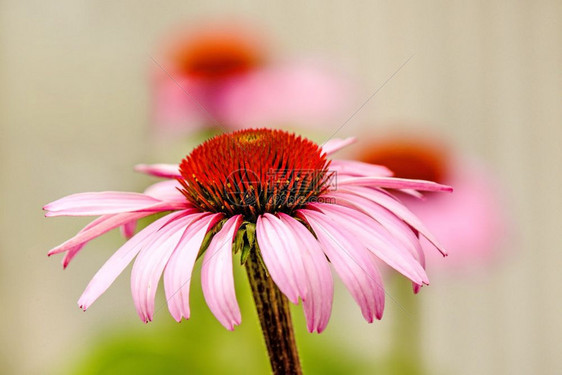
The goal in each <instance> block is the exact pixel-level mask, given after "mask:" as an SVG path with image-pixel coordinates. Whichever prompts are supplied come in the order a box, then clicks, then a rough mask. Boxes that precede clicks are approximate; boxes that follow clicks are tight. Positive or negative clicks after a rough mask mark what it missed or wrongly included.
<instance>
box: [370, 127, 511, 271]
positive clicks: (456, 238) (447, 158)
mask: <svg viewBox="0 0 562 375" xmlns="http://www.w3.org/2000/svg"><path fill="white" fill-rule="evenodd" d="M359 159H360V160H363V161H365V162H368V163H376V164H383V165H385V166H387V167H388V168H389V169H391V170H392V171H393V172H394V175H395V176H397V177H402V178H414V179H427V180H431V181H436V182H438V183H442V184H447V185H452V186H454V187H455V194H452V195H448V194H447V195H444V194H431V193H429V194H426V195H425V198H426V199H425V200H420V199H414V198H411V197H402V198H401V199H402V201H403V202H404V204H405V205H406V206H407V207H408V208H409V209H411V210H412V212H414V213H415V214H416V216H418V217H419V218H420V219H422V221H423V222H424V224H425V225H426V226H427V228H429V230H431V232H432V233H434V234H435V235H436V236H437V237H438V238H439V239H440V241H441V242H442V243H443V244H444V245H445V247H446V248H447V249H448V250H449V252H450V255H451V256H450V257H449V258H448V259H447V262H442V261H441V260H440V259H438V258H435V257H431V256H430V257H428V261H430V267H433V268H435V269H440V270H442V271H443V272H445V273H446V272H451V271H452V272H453V273H454V274H455V275H458V274H459V271H461V270H462V271H465V270H469V269H471V268H474V267H475V266H479V267H481V266H482V265H484V264H487V263H490V262H491V261H492V260H494V259H495V258H496V255H497V253H498V250H499V244H500V241H501V239H502V237H503V235H504V234H505V231H506V224H505V222H506V221H505V214H504V211H503V207H502V204H501V201H502V199H501V196H500V193H499V191H500V190H499V188H498V186H497V185H498V183H497V181H496V180H495V179H494V178H493V176H492V173H490V171H488V168H486V167H485V166H484V165H483V164H482V163H478V162H477V161H475V160H469V159H468V158H466V157H462V156H460V155H458V154H455V153H454V152H452V150H450V148H449V147H447V145H446V144H445V143H444V142H442V141H440V140H438V138H436V137H430V136H427V135H425V136H418V137H415V136H413V135H412V134H411V132H410V135H409V136H406V137H405V136H404V135H394V136H386V137H383V138H379V139H377V140H374V141H372V142H368V143H367V147H366V148H365V150H364V151H363V152H362V153H360V155H359ZM428 203H429V204H428ZM422 245H423V246H424V247H428V246H429V244H427V243H426V242H425V241H422ZM445 263H446V264H445Z"/></svg>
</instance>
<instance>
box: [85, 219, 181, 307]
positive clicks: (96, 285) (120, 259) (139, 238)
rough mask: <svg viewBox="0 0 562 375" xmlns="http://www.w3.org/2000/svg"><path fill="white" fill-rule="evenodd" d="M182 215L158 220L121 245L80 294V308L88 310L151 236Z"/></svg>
mask: <svg viewBox="0 0 562 375" xmlns="http://www.w3.org/2000/svg"><path fill="white" fill-rule="evenodd" d="M182 215H185V213H184V212H182V211H178V212H174V213H171V214H168V215H166V216H164V217H162V218H160V219H158V220H156V221H155V222H154V223H152V224H150V225H149V226H147V227H146V228H144V229H143V230H141V231H140V232H139V233H137V234H136V235H135V236H134V237H133V238H131V239H130V240H129V241H127V242H126V243H125V244H124V245H123V246H121V248H119V250H117V251H116V252H115V253H114V254H113V255H112V256H111V258H109V259H108V260H107V262H105V264H104V265H103V266H102V267H101V268H100V269H99V270H98V272H97V273H96V274H95V275H94V277H93V278H92V280H91V281H90V283H89V284H88V286H87V287H86V290H84V293H82V296H80V299H79V300H78V305H79V306H80V308H82V309H84V310H86V309H87V308H88V307H89V306H91V305H92V303H94V301H95V300H96V299H97V298H98V297H99V296H100V295H102V294H103V292H105V291H106V290H107V288H109V286H110V285H111V284H112V283H113V281H115V279H116V278H117V276H119V274H121V272H123V270H124V269H125V267H127V265H128V264H129V263H130V262H131V261H132V260H133V258H134V257H135V256H136V255H137V254H138V252H139V251H140V250H141V248H142V246H143V245H144V244H145V243H146V242H147V241H148V240H150V239H151V236H152V235H153V234H154V233H155V232H156V231H157V230H158V229H160V228H161V227H162V226H163V225H164V224H166V223H167V222H169V221H170V220H174V219H176V218H178V217H181V216H182Z"/></svg>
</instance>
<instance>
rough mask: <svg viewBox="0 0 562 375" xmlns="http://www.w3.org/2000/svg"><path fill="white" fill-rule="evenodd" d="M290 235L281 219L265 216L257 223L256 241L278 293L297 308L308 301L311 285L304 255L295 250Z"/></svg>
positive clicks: (269, 215)
mask: <svg viewBox="0 0 562 375" xmlns="http://www.w3.org/2000/svg"><path fill="white" fill-rule="evenodd" d="M288 236H291V234H290V233H289V232H288V230H287V229H286V226H285V225H283V223H282V222H281V220H280V219H278V218H277V217H275V216H273V215H271V214H264V215H262V216H260V217H258V220H257V223H256V238H257V240H258V245H259V248H260V252H261V255H262V258H263V261H264V263H265V265H266V266H267V270H268V271H269V274H270V275H271V278H272V279H273V281H275V284H277V286H278V287H279V290H281V292H283V293H284V294H285V295H286V296H287V298H289V301H291V302H293V303H295V304H297V303H298V302H299V297H300V298H302V299H303V300H304V299H305V297H306V295H307V292H308V285H307V284H308V283H307V279H306V273H305V268H304V262H303V259H302V258H303V256H302V253H301V252H299V251H298V249H296V248H295V244H294V243H293V241H291V239H290V237H289V238H288Z"/></svg>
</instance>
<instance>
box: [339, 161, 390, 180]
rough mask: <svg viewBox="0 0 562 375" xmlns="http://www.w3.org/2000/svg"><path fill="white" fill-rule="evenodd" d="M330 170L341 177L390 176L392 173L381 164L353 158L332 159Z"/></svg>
mask: <svg viewBox="0 0 562 375" xmlns="http://www.w3.org/2000/svg"><path fill="white" fill-rule="evenodd" d="M330 171H335V172H336V173H337V174H338V176H341V177H343V176H354V177H374V176H376V177H390V176H392V175H393V173H392V171H391V170H390V169H388V168H387V167H385V166H383V165H375V164H368V163H363V162H361V161H355V160H332V162H331V163H330Z"/></svg>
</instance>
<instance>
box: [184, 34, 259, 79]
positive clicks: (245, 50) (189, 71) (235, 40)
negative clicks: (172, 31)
mask: <svg viewBox="0 0 562 375" xmlns="http://www.w3.org/2000/svg"><path fill="white" fill-rule="evenodd" d="M263 59H264V57H263V54H262V50H261V49H260V48H259V47H258V45H257V43H256V42H255V41H254V40H253V39H252V38H250V37H249V36H246V35H244V34H242V33H239V32H236V30H225V31H206V32H202V33H199V34H198V35H196V36H194V37H192V38H191V39H190V40H189V41H188V42H186V43H184V44H183V45H182V47H180V48H178V49H177V50H176V51H175V53H174V60H175V61H176V62H177V65H178V68H179V70H180V72H181V73H183V74H186V75H189V76H193V77H197V78H203V79H220V78H225V77H227V76H232V75H237V74H242V73H246V72H247V71H249V70H251V69H253V68H255V67H256V66H258V65H260V64H261V63H262V61H263Z"/></svg>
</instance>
